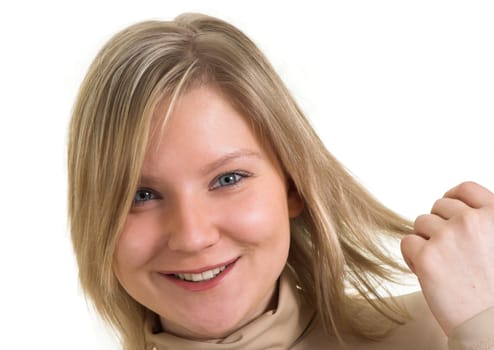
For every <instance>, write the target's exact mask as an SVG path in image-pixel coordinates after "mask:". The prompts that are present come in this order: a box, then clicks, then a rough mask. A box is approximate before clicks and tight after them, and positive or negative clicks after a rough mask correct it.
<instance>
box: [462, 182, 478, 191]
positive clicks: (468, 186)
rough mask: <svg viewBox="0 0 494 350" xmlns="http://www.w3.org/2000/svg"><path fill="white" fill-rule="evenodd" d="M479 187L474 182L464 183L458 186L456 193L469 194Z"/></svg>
mask: <svg viewBox="0 0 494 350" xmlns="http://www.w3.org/2000/svg"><path fill="white" fill-rule="evenodd" d="M478 186H479V185H478V184H477V183H476V182H474V181H464V182H462V183H460V184H459V185H458V191H459V192H463V193H470V192H472V191H474V190H475V189H476V188H477V187H478Z"/></svg>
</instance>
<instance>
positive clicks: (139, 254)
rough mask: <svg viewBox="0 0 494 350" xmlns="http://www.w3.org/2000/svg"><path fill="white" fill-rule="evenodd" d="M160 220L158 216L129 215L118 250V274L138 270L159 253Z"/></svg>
mask: <svg viewBox="0 0 494 350" xmlns="http://www.w3.org/2000/svg"><path fill="white" fill-rule="evenodd" d="M159 223H160V220H159V218H158V217H157V216H156V215H147V214H143V213H140V214H129V216H128V217H127V221H126V223H125V226H124V229H123V231H122V233H121V235H120V238H119V240H118V243H117V249H116V256H115V258H116V266H117V273H118V274H119V275H121V276H122V275H124V274H125V273H127V272H132V271H135V270H138V269H139V268H140V267H142V266H144V265H146V264H147V263H148V262H149V261H150V260H151V259H152V258H153V256H154V255H155V254H156V252H157V251H159V249H160V246H161V242H160V238H161V236H162V235H161V230H160V224H159Z"/></svg>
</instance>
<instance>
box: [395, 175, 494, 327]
mask: <svg viewBox="0 0 494 350" xmlns="http://www.w3.org/2000/svg"><path fill="white" fill-rule="evenodd" d="M414 233H415V234H410V235H407V236H405V237H404V238H403V240H402V241H401V251H402V254H403V257H404V258H405V261H406V262H407V264H408V266H409V267H410V269H411V270H412V271H413V272H414V273H415V274H416V275H417V277H418V280H419V282H420V285H421V287H422V292H423V294H424V297H425V299H426V301H427V303H428V305H429V307H430V309H431V311H432V313H433V314H434V316H435V318H436V319H437V321H438V322H439V324H440V326H441V327H442V329H443V330H444V332H445V333H446V334H447V335H449V334H450V333H451V331H452V330H453V329H454V328H456V327H457V326H459V325H460V324H462V323H463V322H465V321H466V320H468V319H469V318H471V317H473V316H475V315H476V314H477V313H479V312H481V311H483V310H485V309H487V308H489V307H493V306H494V194H493V193H492V192H490V191H489V190H487V189H486V188H484V187H482V186H480V185H478V184H476V183H473V182H465V183H462V184H460V185H458V186H456V187H454V188H452V189H451V190H449V191H448V192H446V194H445V195H444V197H443V198H441V199H439V200H438V201H436V203H435V204H434V206H433V207H432V210H431V214H427V215H421V216H419V217H418V218H417V219H416V220H415V225H414Z"/></svg>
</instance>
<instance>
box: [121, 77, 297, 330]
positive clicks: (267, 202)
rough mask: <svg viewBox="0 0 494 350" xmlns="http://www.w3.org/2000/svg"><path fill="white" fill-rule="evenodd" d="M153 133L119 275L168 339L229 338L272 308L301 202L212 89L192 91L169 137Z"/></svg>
mask: <svg viewBox="0 0 494 350" xmlns="http://www.w3.org/2000/svg"><path fill="white" fill-rule="evenodd" d="M157 112H160V109H158V110H157ZM161 112H162V113H164V112H163V111H161ZM152 135H153V136H152V138H151V143H150V145H151V146H150V147H149V151H148V153H147V154H146V158H145V161H144V166H143V168H142V173H141V179H140V184H139V188H138V189H137V191H136V194H135V199H134V205H133V207H132V210H131V211H130V213H129V214H128V218H127V222H126V225H125V227H124V230H123V232H122V235H121V237H120V240H119V242H118V246H117V250H116V273H117V277H118V279H119V281H120V283H121V284H122V286H123V287H124V288H125V289H126V290H127V292H128V293H129V294H130V295H131V296H132V297H133V298H134V299H135V300H137V301H138V302H139V303H141V304H142V305H144V306H146V307H147V308H149V309H151V310H153V311H154V312H156V313H157V314H159V315H160V316H161V320H162V322H163V325H164V327H165V329H167V330H168V331H170V332H173V333H176V334H178V335H181V336H185V337H189V338H199V339H201V338H216V337H223V336H226V335H228V334H229V333H231V332H232V331H234V330H235V329H237V328H238V327H240V326H242V325H244V324H245V323H247V322H249V321H250V320H252V319H253V318H254V317H256V316H258V315H259V314H261V313H262V312H264V311H265V310H266V308H268V307H269V306H270V303H271V302H273V297H274V293H275V287H276V280H277V278H278V277H279V275H280V273H281V271H282V270H283V268H284V266H285V263H286V260H287V256H288V248H289V242H290V238H289V237H290V234H289V218H290V217H294V216H297V215H298V214H299V213H300V211H301V210H302V203H301V200H300V198H299V197H298V196H297V194H296V191H292V190H290V189H289V188H288V185H287V181H286V179H285V178H284V176H283V174H282V171H281V169H280V166H279V164H278V162H277V161H276V160H275V157H274V156H273V154H272V152H271V151H270V150H267V149H265V148H264V147H261V145H260V144H259V142H258V141H257V140H256V138H255V137H254V135H253V134H252V132H251V130H250V128H249V126H248V124H247V123H246V122H245V119H244V118H243V117H242V116H241V115H239V113H237V112H236V111H235V110H234V109H233V108H232V106H231V105H230V104H229V103H228V102H227V101H226V100H225V99H224V98H223V97H222V96H221V95H220V94H219V93H217V92H216V90H215V89H213V88H211V87H205V86H203V87H198V88H195V89H192V90H191V91H189V92H187V93H186V94H185V95H184V96H183V97H182V98H181V99H179V100H178V103H177V105H176V107H175V109H174V110H173V112H172V114H171V116H170V119H169V121H168V122H167V124H166V127H165V129H164V132H163V134H162V138H161V139H160V138H159V132H155V133H153V134H152ZM160 140H161V142H160Z"/></svg>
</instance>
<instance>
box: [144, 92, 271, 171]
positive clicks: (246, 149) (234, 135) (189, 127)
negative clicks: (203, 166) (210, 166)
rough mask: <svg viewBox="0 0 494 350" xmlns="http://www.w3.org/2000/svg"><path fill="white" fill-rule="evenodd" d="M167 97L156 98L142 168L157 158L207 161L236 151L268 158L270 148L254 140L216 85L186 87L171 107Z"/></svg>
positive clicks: (240, 117) (249, 128)
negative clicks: (156, 101)
mask: <svg viewBox="0 0 494 350" xmlns="http://www.w3.org/2000/svg"><path fill="white" fill-rule="evenodd" d="M169 100H170V99H169V98H164V99H163V100H162V101H160V103H159V104H158V107H157V108H156V111H155V113H154V115H153V121H152V125H151V134H150V142H149V146H148V151H147V153H146V158H145V164H144V166H145V168H146V167H149V165H150V164H151V165H153V166H154V164H155V163H156V162H157V161H159V162H160V163H170V164H182V163H186V162H187V161H189V162H190V161H202V160H204V161H206V160H209V161H211V160H214V158H218V157H222V156H223V155H225V154H235V153H239V152H240V153H242V154H248V153H257V154H259V155H260V156H261V158H262V157H265V158H268V159H270V160H272V159H271V158H272V153H273V152H272V150H271V149H267V148H266V147H265V146H264V143H262V144H261V143H260V142H259V141H258V138H257V137H256V135H254V133H253V132H252V128H251V126H250V123H249V121H248V119H247V118H246V117H245V116H244V115H242V114H241V113H239V112H238V111H237V110H236V109H235V108H234V107H233V105H232V104H231V103H230V102H229V100H228V97H226V96H225V95H224V94H222V93H221V92H220V91H219V90H218V89H217V88H214V87H211V86H198V87H195V88H193V89H190V90H187V91H186V92H185V93H183V95H182V96H180V97H179V98H177V99H176V100H175V102H174V104H173V105H172V107H170V102H169Z"/></svg>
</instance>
